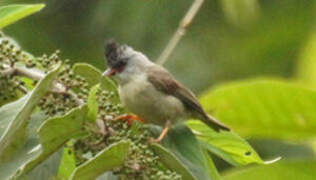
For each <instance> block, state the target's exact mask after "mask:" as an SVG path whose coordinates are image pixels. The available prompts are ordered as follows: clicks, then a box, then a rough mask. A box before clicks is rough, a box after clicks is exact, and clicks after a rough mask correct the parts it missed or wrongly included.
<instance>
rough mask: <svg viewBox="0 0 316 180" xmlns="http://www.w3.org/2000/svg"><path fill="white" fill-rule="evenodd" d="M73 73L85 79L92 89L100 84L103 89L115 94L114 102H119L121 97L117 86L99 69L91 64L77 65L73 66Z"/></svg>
mask: <svg viewBox="0 0 316 180" xmlns="http://www.w3.org/2000/svg"><path fill="white" fill-rule="evenodd" d="M73 71H74V73H75V74H77V75H80V76H82V77H83V78H85V79H86V81H87V82H88V84H89V87H92V86H94V85H96V84H98V83H100V86H101V88H102V89H104V90H107V91H112V92H114V98H113V99H112V100H114V102H119V98H118V97H119V95H118V92H117V88H116V85H115V84H114V82H113V81H112V80H110V79H109V78H107V77H103V76H102V73H101V71H100V70H99V69H97V68H95V67H94V66H91V65H90V64H86V63H76V64H75V65H74V66H73Z"/></svg>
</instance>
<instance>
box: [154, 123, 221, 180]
mask: <svg viewBox="0 0 316 180" xmlns="http://www.w3.org/2000/svg"><path fill="white" fill-rule="evenodd" d="M157 128H158V127H156V130H155V129H154V130H155V131H156V133H157ZM160 130H161V129H160ZM161 144H162V146H163V148H162V147H161V146H160V145H157V144H155V145H153V149H154V151H155V152H156V153H157V154H158V155H159V157H160V158H161V161H162V162H163V163H164V164H165V165H166V166H167V167H169V168H170V169H172V170H174V171H176V172H177V173H179V174H181V175H182V176H183V178H184V179H196V180H199V179H219V178H218V176H217V173H215V172H216V171H217V170H216V168H215V166H212V163H211V162H212V160H211V159H210V157H209V156H208V155H207V154H206V153H205V152H204V150H203V149H202V148H201V146H200V144H199V142H198V140H197V139H196V138H195V136H194V134H193V133H192V132H191V131H190V129H189V128H187V127H186V126H184V125H183V124H179V125H175V126H174V127H173V128H172V129H170V131H169V132H168V134H167V136H166V137H165V138H164V140H163V141H162V143H161Z"/></svg>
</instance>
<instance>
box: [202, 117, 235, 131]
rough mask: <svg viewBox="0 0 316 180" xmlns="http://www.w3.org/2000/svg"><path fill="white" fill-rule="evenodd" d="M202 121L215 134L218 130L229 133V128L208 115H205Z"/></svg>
mask: <svg viewBox="0 0 316 180" xmlns="http://www.w3.org/2000/svg"><path fill="white" fill-rule="evenodd" d="M202 121H203V122H204V123H205V124H207V125H208V126H209V127H211V128H212V129H214V130H215V131H217V132H218V131H220V130H224V131H230V128H229V127H227V126H226V125H225V124H223V123H221V122H220V121H218V120H217V119H215V118H214V117H212V116H210V115H206V116H205V117H204V118H203V119H202Z"/></svg>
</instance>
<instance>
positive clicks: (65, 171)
mask: <svg viewBox="0 0 316 180" xmlns="http://www.w3.org/2000/svg"><path fill="white" fill-rule="evenodd" d="M75 169H76V159H75V154H74V152H73V151H72V149H71V148H64V151H63V156H62V160H61V163H60V166H59V170H58V177H59V178H61V179H69V178H70V176H71V174H72V173H73V171H74V170H75Z"/></svg>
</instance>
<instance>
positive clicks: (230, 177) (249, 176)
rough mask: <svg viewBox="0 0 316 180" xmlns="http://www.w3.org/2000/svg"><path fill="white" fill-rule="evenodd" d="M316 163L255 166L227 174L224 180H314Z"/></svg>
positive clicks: (302, 162) (301, 162)
mask: <svg viewBox="0 0 316 180" xmlns="http://www.w3.org/2000/svg"><path fill="white" fill-rule="evenodd" d="M315 172H316V161H311V160H310V161H302V160H301V161H283V162H282V161H280V162H278V163H275V164H270V165H261V166H253V167H249V168H242V169H237V170H232V171H230V172H228V173H225V176H224V178H223V179H224V180H253V179H256V180H266V179H269V180H280V179H286V180H298V179H304V180H314V179H315Z"/></svg>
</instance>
